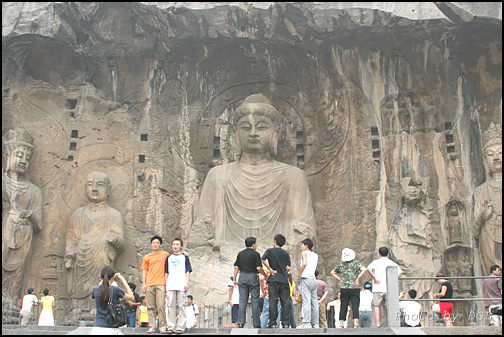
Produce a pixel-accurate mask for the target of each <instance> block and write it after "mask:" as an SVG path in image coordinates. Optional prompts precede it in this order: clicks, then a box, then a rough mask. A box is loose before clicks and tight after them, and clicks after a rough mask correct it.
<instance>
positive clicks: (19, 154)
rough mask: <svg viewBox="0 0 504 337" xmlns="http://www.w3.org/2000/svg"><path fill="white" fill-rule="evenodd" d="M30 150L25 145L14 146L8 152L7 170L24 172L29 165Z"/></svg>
mask: <svg viewBox="0 0 504 337" xmlns="http://www.w3.org/2000/svg"><path fill="white" fill-rule="evenodd" d="M31 156H32V150H31V149H29V148H27V147H25V146H16V147H14V148H13V149H12V150H11V152H10V153H9V156H8V159H7V171H12V172H15V173H18V174H24V173H25V172H26V171H27V170H28V167H29V166H30V159H31Z"/></svg>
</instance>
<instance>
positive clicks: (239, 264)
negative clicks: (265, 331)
mask: <svg viewBox="0 0 504 337" xmlns="http://www.w3.org/2000/svg"><path fill="white" fill-rule="evenodd" d="M245 247H247V248H246V249H244V250H242V251H241V252H239V253H238V255H237V256H236V261H235V263H234V266H235V267H234V280H235V281H234V283H235V285H236V284H237V285H238V288H239V290H240V306H239V309H238V322H236V323H237V325H238V327H239V328H243V327H244V326H245V314H246V312H247V302H248V298H249V293H250V296H251V298H250V302H251V303H252V320H253V323H254V328H260V326H261V325H260V321H259V319H260V317H259V289H260V287H259V276H258V275H257V272H260V273H261V274H263V275H264V276H265V277H267V275H266V273H265V272H264V270H263V268H262V264H261V255H259V253H258V252H256V249H257V243H256V238H254V237H248V238H246V239H245ZM238 272H239V273H240V280H239V281H236V277H237V275H238Z"/></svg>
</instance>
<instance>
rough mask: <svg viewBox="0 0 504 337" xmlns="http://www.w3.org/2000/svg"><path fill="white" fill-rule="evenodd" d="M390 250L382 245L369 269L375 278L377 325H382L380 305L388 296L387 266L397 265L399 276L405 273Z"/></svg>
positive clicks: (374, 294) (374, 301) (374, 296)
mask: <svg viewBox="0 0 504 337" xmlns="http://www.w3.org/2000/svg"><path fill="white" fill-rule="evenodd" d="M388 253H389V250H388V248H387V247H380V249H378V254H380V257H379V258H378V259H376V260H374V261H373V262H371V263H370V264H369V265H368V267H367V270H368V272H369V275H371V277H372V278H373V280H374V282H373V290H372V291H373V306H374V313H375V319H376V327H377V328H379V327H380V326H381V323H380V307H381V306H382V305H384V304H385V300H386V296H387V267H397V276H398V277H399V276H401V274H402V273H403V271H402V269H401V267H399V266H398V265H397V263H395V262H394V261H392V260H390V259H389V258H388V257H387V255H388Z"/></svg>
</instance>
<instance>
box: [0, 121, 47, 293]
mask: <svg viewBox="0 0 504 337" xmlns="http://www.w3.org/2000/svg"><path fill="white" fill-rule="evenodd" d="M2 142H3V145H4V147H5V152H4V155H5V156H6V158H4V159H5V163H6V166H5V168H4V171H3V172H2V294H3V295H2V296H3V297H4V299H6V298H7V299H10V300H12V301H16V302H17V301H18V299H19V298H20V296H21V294H20V289H21V288H23V289H25V287H24V285H23V280H24V279H25V278H26V265H27V264H28V262H29V257H30V253H31V245H32V237H33V232H34V231H39V230H41V229H42V227H43V222H42V192H41V191H40V188H38V187H37V186H35V185H34V184H32V183H31V182H30V181H28V179H27V178H26V177H25V173H26V171H27V170H28V167H29V166H30V159H31V157H32V154H33V137H32V135H31V134H30V133H29V132H28V131H26V130H25V129H21V128H16V129H14V130H9V131H8V132H7V133H6V134H5V136H4V137H3V138H2Z"/></svg>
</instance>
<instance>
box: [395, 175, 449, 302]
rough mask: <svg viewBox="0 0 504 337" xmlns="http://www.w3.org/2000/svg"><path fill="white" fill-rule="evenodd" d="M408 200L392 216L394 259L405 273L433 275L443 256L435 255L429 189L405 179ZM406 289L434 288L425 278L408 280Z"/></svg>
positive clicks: (423, 289)
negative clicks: (426, 202) (427, 201)
mask: <svg viewBox="0 0 504 337" xmlns="http://www.w3.org/2000/svg"><path fill="white" fill-rule="evenodd" d="M401 188H402V196H403V200H404V203H403V205H402V207H401V208H400V209H399V211H398V212H397V213H396V215H395V216H394V218H393V219H392V225H391V226H390V229H389V246H390V252H391V255H392V257H393V260H394V261H396V262H397V264H399V266H401V268H402V269H403V270H404V274H405V275H404V276H408V277H416V276H419V277H427V276H432V275H433V274H435V273H436V272H438V271H439V269H440V268H441V259H440V258H436V257H435V256H434V247H433V243H432V225H431V223H430V220H429V217H428V215H427V214H426V213H425V211H424V206H423V200H424V198H425V192H424V190H423V189H422V184H421V182H420V181H417V180H415V179H414V178H412V177H405V178H402V179H401ZM404 283H405V284H404V286H405V289H416V290H417V292H418V295H419V296H421V295H423V294H425V293H426V292H428V291H429V290H430V283H428V282H424V281H423V280H413V281H412V280H407V281H404Z"/></svg>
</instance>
